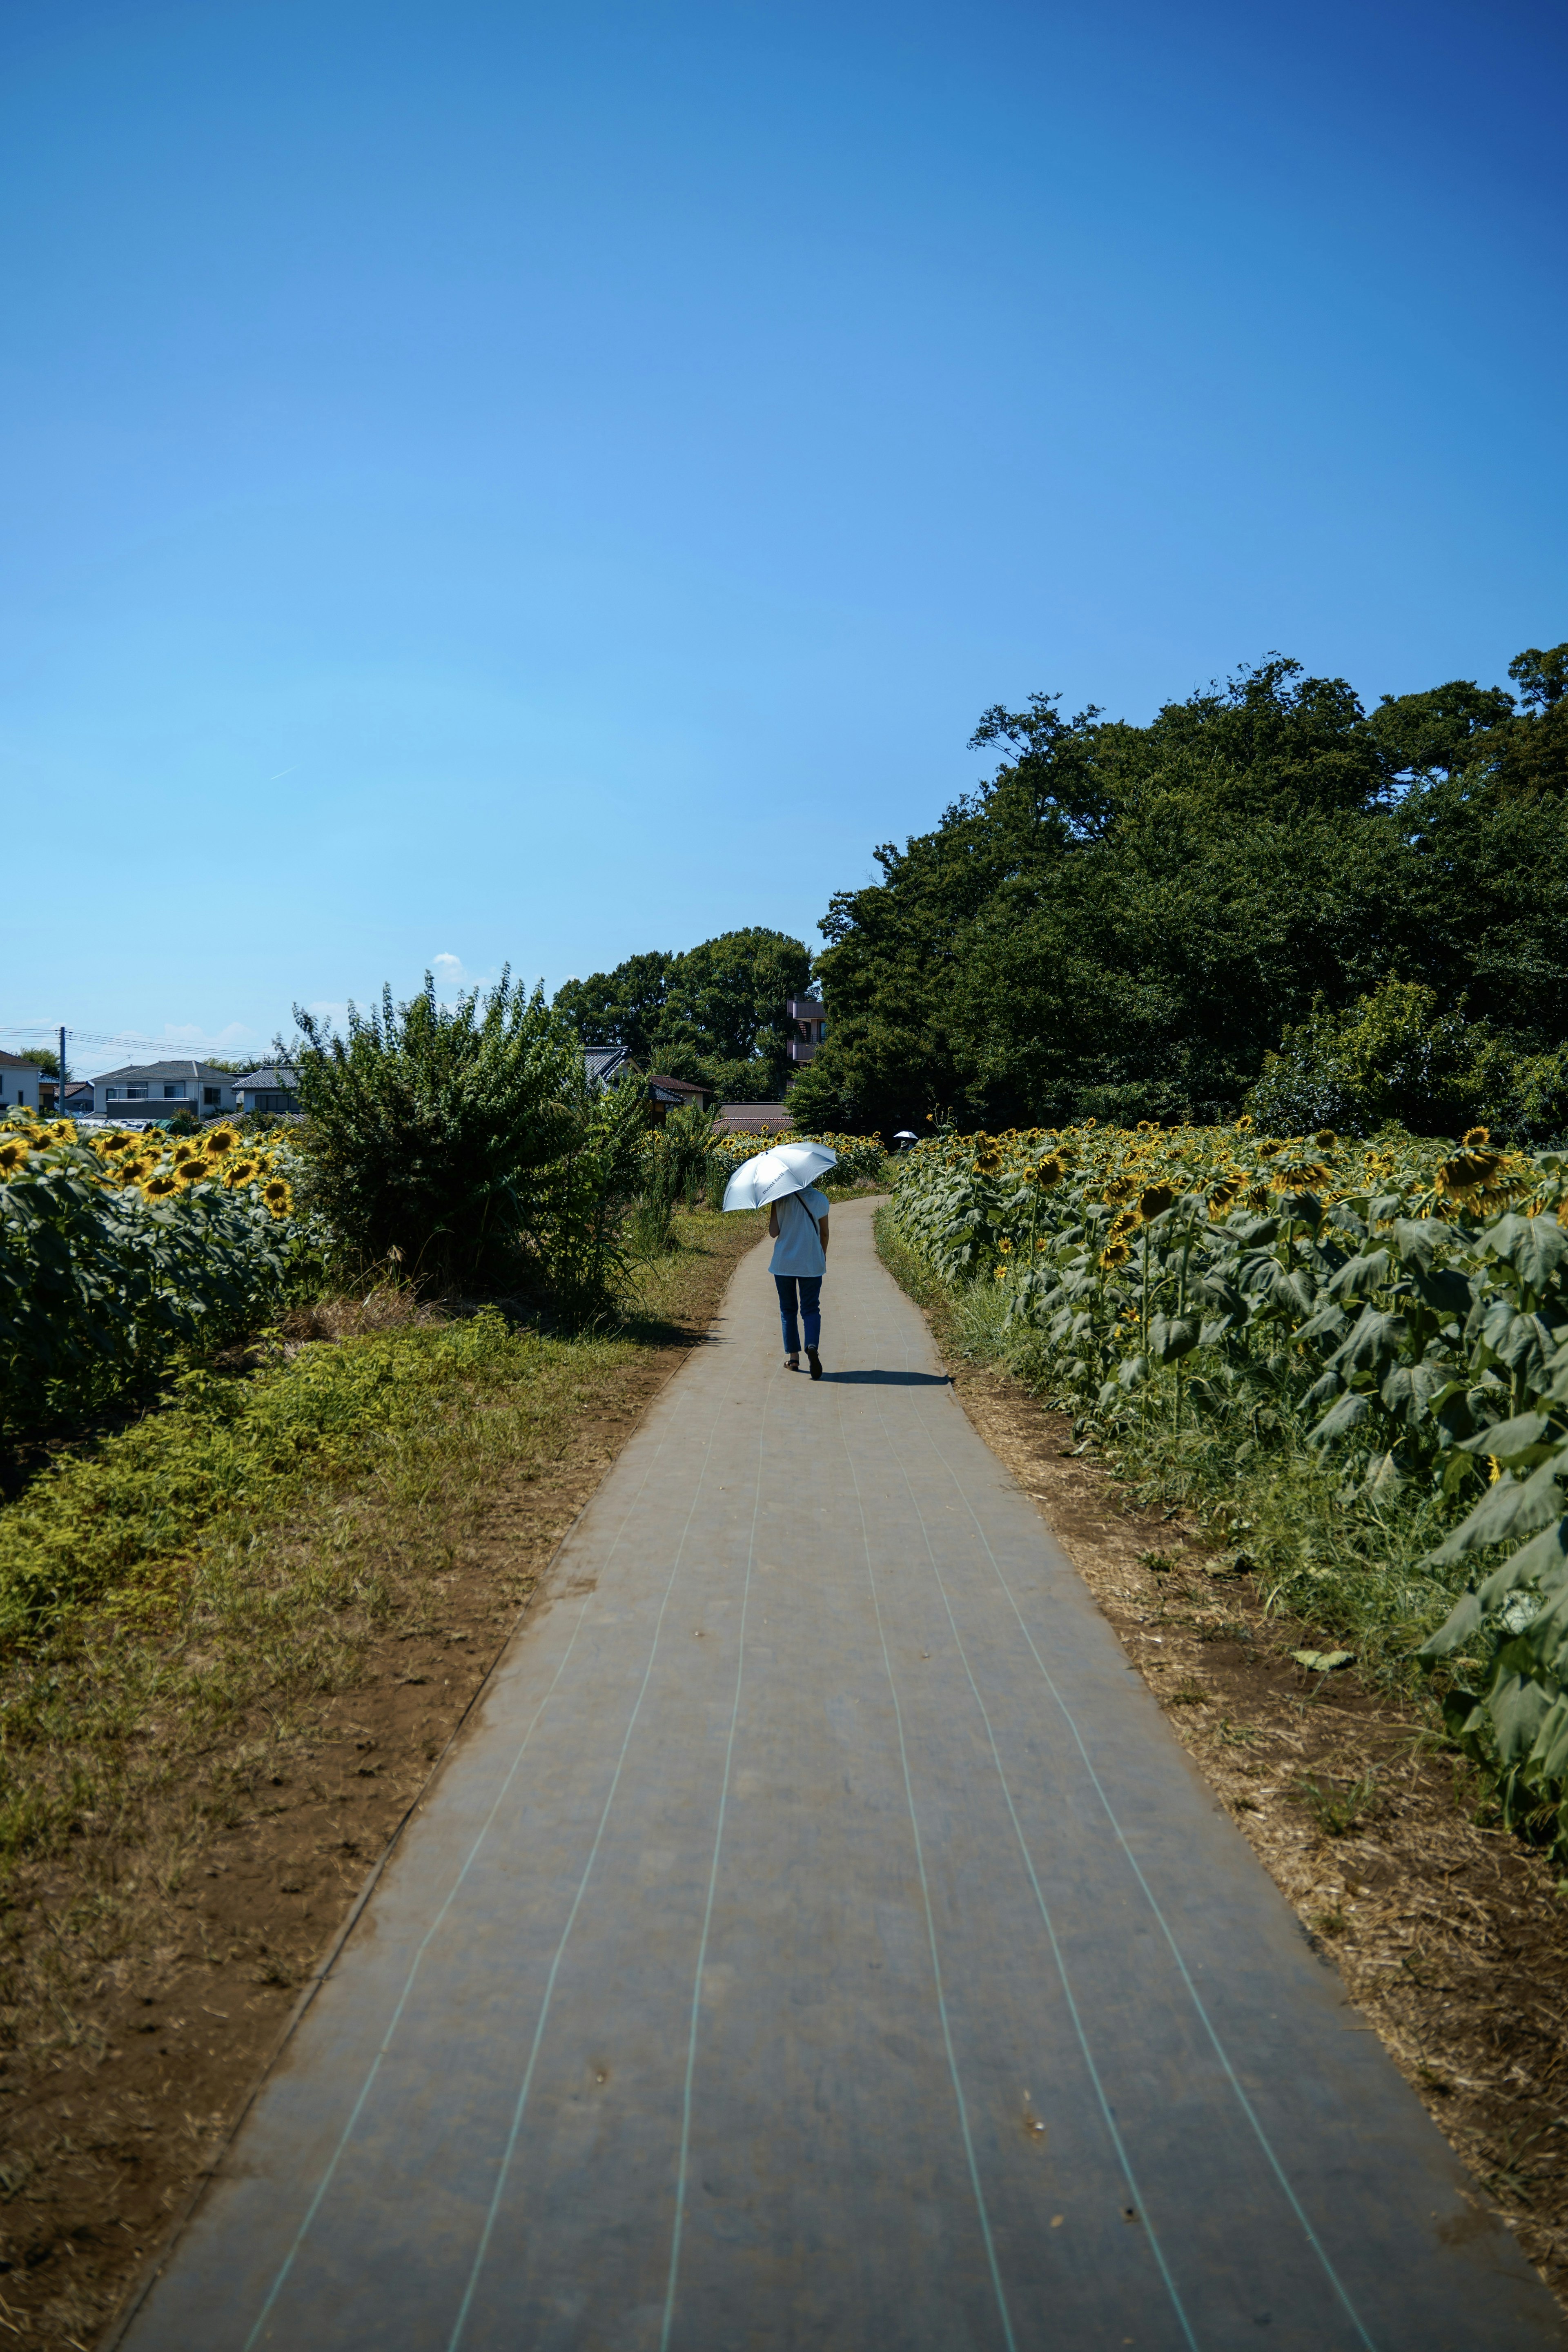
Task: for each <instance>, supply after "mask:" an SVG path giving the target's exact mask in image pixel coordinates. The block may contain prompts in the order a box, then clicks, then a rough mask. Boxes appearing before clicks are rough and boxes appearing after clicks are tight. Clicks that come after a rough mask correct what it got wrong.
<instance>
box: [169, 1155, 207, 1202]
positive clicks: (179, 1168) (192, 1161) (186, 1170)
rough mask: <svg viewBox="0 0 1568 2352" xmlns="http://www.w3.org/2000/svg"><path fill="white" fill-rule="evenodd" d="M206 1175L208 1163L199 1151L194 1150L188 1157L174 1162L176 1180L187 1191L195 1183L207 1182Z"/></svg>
mask: <svg viewBox="0 0 1568 2352" xmlns="http://www.w3.org/2000/svg"><path fill="white" fill-rule="evenodd" d="M206 1177H207V1164H206V1161H205V1160H204V1159H203V1158H202V1157H201V1154H200V1153H199V1152H195V1151H193V1152H192V1153H191V1154H190V1156H189V1158H188V1159H185V1160H176V1161H175V1163H174V1181H175V1182H176V1183H177V1184H179V1185H180V1186H181V1187H182V1188H183V1189H184V1190H185V1191H186V1192H188V1191H189V1190H190V1188H191V1186H192V1185H193V1184H204V1183H205V1181H206Z"/></svg>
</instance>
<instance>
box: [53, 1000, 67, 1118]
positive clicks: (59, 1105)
mask: <svg viewBox="0 0 1568 2352" xmlns="http://www.w3.org/2000/svg"><path fill="white" fill-rule="evenodd" d="M65 1115H66V1032H65V1024H64V1022H63V1021H62V1022H61V1024H60V1075H59V1079H58V1099H57V1101H56V1103H55V1117H56V1118H64V1117H65Z"/></svg>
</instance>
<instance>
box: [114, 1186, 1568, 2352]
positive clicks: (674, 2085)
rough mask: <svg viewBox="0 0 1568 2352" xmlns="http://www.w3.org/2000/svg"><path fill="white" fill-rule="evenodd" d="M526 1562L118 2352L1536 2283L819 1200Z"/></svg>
mask: <svg viewBox="0 0 1568 2352" xmlns="http://www.w3.org/2000/svg"><path fill="white" fill-rule="evenodd" d="M834 1232H835V1237H834V1247H833V1271H832V1275H831V1277H830V1279H829V1282H828V1284H827V1286H826V1300H827V1308H828V1322H827V1347H826V1357H827V1361H828V1362H829V1364H830V1365H831V1366H833V1367H834V1371H833V1373H832V1376H831V1377H830V1378H829V1379H828V1380H826V1381H823V1382H821V1383H819V1384H816V1385H814V1384H813V1383H812V1382H811V1381H807V1380H806V1379H805V1378H804V1377H795V1376H792V1375H790V1374H787V1373H785V1372H784V1371H783V1370H781V1369H780V1356H779V1351H778V1348H777V1345H776V1329H777V1326H776V1321H775V1319H774V1315H773V1294H772V1285H771V1283H770V1282H769V1281H768V1278H767V1276H766V1272H765V1267H766V1257H765V1255H764V1253H763V1252H762V1251H760V1250H759V1251H757V1252H755V1253H753V1254H752V1256H751V1257H749V1258H748V1259H747V1260H746V1262H745V1263H744V1265H742V1268H741V1270H740V1272H739V1274H738V1275H737V1276H736V1279H735V1283H734V1286H733V1288H732V1289H731V1293H730V1297H729V1298H728V1300H727V1302H726V1307H725V1314H724V1318H723V1319H722V1320H721V1322H720V1324H719V1326H718V1327H717V1337H716V1340H715V1343H714V1344H713V1345H711V1346H710V1347H709V1348H708V1349H704V1350H702V1351H701V1352H700V1353H699V1354H698V1355H697V1356H696V1357H695V1358H693V1360H691V1361H690V1362H689V1363H688V1365H687V1366H686V1368H685V1369H684V1370H682V1372H681V1373H680V1375H679V1378H678V1379H677V1380H676V1381H675V1382H674V1383H673V1385H672V1386H671V1387H670V1388H669V1389H668V1390H667V1391H665V1393H664V1395H663V1397H662V1398H661V1399H660V1401H659V1402H658V1404H657V1405H656V1406H655V1407H654V1409H653V1411H652V1412H651V1413H650V1414H649V1416H648V1418H647V1421H646V1422H645V1423H644V1424H643V1426H642V1428H641V1429H640V1430H639V1432H638V1433H637V1436H636V1437H635V1438H634V1439H633V1441H632V1443H631V1444H629V1445H628V1446H627V1448H626V1452H625V1454H623V1455H622V1457H621V1459H620V1462H619V1463H618V1465H616V1469H615V1471H614V1472H613V1473H612V1475H611V1476H610V1477H609V1478H608V1479H607V1480H606V1482H605V1486H603V1488H602V1489H601V1490H600V1493H599V1495H598V1496H597V1497H596V1499H595V1502H594V1503H593V1505H592V1506H591V1507H590V1508H589V1510H588V1512H587V1513H586V1514H585V1516H584V1518H583V1519H582V1521H581V1522H580V1523H579V1525H578V1527H577V1528H576V1530H575V1532H574V1535H573V1536H572V1538H570V1540H569V1542H568V1544H567V1546H566V1548H565V1550H564V1552H563V1556H562V1559H561V1560H560V1561H559V1563H558V1566H557V1570H556V1571H555V1574H554V1578H553V1580H552V1586H551V1589H550V1591H549V1593H548V1595H547V1596H545V1597H544V1598H543V1599H542V1601H541V1603H540V1604H539V1605H538V1606H536V1608H535V1609H534V1611H533V1612H532V1614H531V1617H530V1619H529V1621H528V1623H527V1625H526V1627H525V1629H524V1631H523V1632H522V1633H521V1634H520V1635H519V1636H518V1637H517V1638H516V1639H515V1640H514V1642H513V1643H512V1644H511V1646H510V1649H509V1651H508V1652H507V1654H506V1656H505V1658H504V1660H503V1662H502V1664H501V1666H500V1670H499V1672H498V1674H497V1676H496V1677H495V1679H494V1681H493V1683H492V1685H491V1687H490V1690H489V1696H488V1697H487V1699H486V1701H485V1703H484V1705H483V1706H482V1708H481V1710H480V1711H479V1715H478V1717H477V1719H476V1720H475V1722H474V1723H473V1725H472V1727H471V1728H470V1730H469V1731H468V1735H467V1736H466V1737H465V1738H463V1740H462V1741H461V1742H460V1743H459V1745H458V1749H457V1751H456V1752H455V1753H454V1755H453V1756H452V1757H451V1758H450V1759H448V1761H447V1765H446V1767H445V1769H444V1770H443V1771H442V1773H441V1775H440V1777H439V1779H438V1780H437V1784H436V1786H435V1787H434V1789H433V1790H432V1791H431V1792H430V1793H429V1795H428V1797H427V1799H426V1804H425V1807H424V1809H423V1811H421V1812H420V1813H419V1814H418V1815H417V1816H416V1820H415V1822H413V1824H412V1825H411V1827H410V1829H409V1830H408V1832H406V1833H405V1837H404V1839H403V1841H402V1843H401V1844H400V1846H399V1848H398V1850H397V1852H396V1853H395V1855H394V1857H393V1860H392V1862H391V1864H390V1865H389V1867H388V1868H387V1870H386V1871H385V1873H384V1875H383V1877H382V1879H381V1882H380V1884H379V1885H378V1886H377V1888H376V1891H375V1894H374V1897H373V1899H372V1901H371V1903H370V1904H369V1906H367V1908H366V1909H365V1911H364V1912H363V1915H362V1916H361V1918H360V1921H359V1923H358V1925H357V1927H356V1928H355V1930H354V1932H353V1935H352V1936H351V1937H350V1938H349V1940H348V1942H347V1944H346V1946H345V1947H344V1948H343V1950H342V1953H341V1954H340V1956H339V1957H338V1958H337V1960H336V1961H335V1963H334V1964H333V1966H332V1968H331V1972H330V1974H329V1975H328V1976H327V1978H326V1979H325V1980H324V1982H323V1983H322V1985H321V1990H320V1991H319V1992H318V1994H317V1996H316V1998H315V2000H314V2001H313V2003H312V2004H311V2006H310V2009H309V2011H308V2012H307V2013H306V2015H305V2017H304V2020H303V2021H302V2023H301V2024H300V2027H299V2029H298V2031H297V2032H296V2033H295V2035H294V2037H293V2040H292V2041H291V2042H290V2043H289V2048H288V2051H287V2053H286V2054H285V2057H284V2059H283V2061H282V2062H281V2063H279V2065H278V2067H277V2068H276V2069H275V2070H274V2072H273V2074H272V2075H271V2077H270V2079H269V2080H268V2084H266V2086H265V2088H264V2090H263V2092H262V2094H261V2095H260V2097H259V2099H258V2102H257V2104H256V2105H255V2106H254V2107H253V2108H252V2110H251V2113H250V2115H249V2116H248V2118H247V2121H246V2124H245V2126H244V2127H243V2129H242V2130H241V2132H240V2134H239V2136H238V2137H237V2142H236V2144H235V2146H234V2147H232V2149H231V2150H230V2152H229V2154H228V2156H227V2158H226V2160H225V2162H224V2165H223V2167H222V2168H221V2171H220V2173H219V2175H218V2177H217V2179H216V2181H215V2182H214V2184H213V2185H212V2187H211V2188H210V2189H209V2190H208V2191H207V2194H206V2196H205V2200H204V2201H203V2203H202V2205H201V2207H200V2209H199V2210H198V2211H197V2213H196V2215H195V2219H194V2220H193V2221H192V2222H191V2224H190V2226H189V2227H188V2228H187V2229H186V2231H184V2236H183V2237H182V2239H181V2240H180V2242H179V2244H178V2246H177V2248H176V2250H175V2252H174V2257H173V2259H172V2261H171V2263H169V2265H168V2266H167V2268H166V2270H165V2272H164V2273H163V2275H162V2276H161V2277H160V2279H159V2280H158V2281H157V2283H156V2284H154V2286H153V2290H152V2293H151V2294H150V2295H149V2296H148V2297H147V2299H146V2300H145V2301H144V2302H143V2303H142V2305H141V2306H140V2308H139V2310H138V2312H137V2314H136V2315H135V2316H134V2318H133V2319H132V2322H131V2324H130V2326H129V2329H128V2331H127V2333H126V2335H125V2336H124V2338H123V2341H124V2343H125V2344H126V2345H127V2346H128V2347H131V2352H252V2347H258V2346H262V2345H267V2346H274V2347H288V2352H326V2347H353V2352H364V2347H397V2352H501V2347H506V2352H535V2347H538V2352H545V2347H552V2352H553V2347H560V2348H561V2352H567V2348H568V2347H570V2352H590V2347H592V2352H599V2347H604V2352H742V2347H748V2348H749V2347H821V2352H902V2347H909V2352H967V2347H975V2352H1009V2347H1016V2352H1044V2347H1053V2352H1101V2347H1121V2346H1135V2347H1140V2352H1167V2347H1169V2352H1179V2347H1204V2352H1219V2347H1232V2346H1241V2345H1247V2346H1253V2347H1258V2346H1268V2347H1273V2352H1285V2347H1291V2352H1338V2347H1346V2352H1356V2347H1360V2352H1365V2347H1370V2346H1376V2347H1380V2352H1394V2347H1411V2352H1415V2347H1420V2352H1444V2347H1452V2352H1479V2347H1485V2352H1513V2347H1527V2346H1528V2347H1544V2346H1548V2345H1553V2346H1561V2345H1563V2342H1564V2340H1565V2337H1564V2332H1563V2327H1562V2325H1561V2322H1560V2319H1559V2315H1558V2313H1557V2310H1556V2306H1555V2305H1553V2304H1552V2302H1551V2300H1550V2298H1549V2297H1548V2296H1547V2294H1546V2293H1545V2291H1544V2289H1543V2288H1542V2286H1541V2285H1540V2284H1539V2282H1538V2281H1537V2280H1536V2278H1535V2276H1534V2273H1532V2272H1531V2271H1530V2270H1529V2269H1528V2268H1527V2267H1526V2265H1525V2264H1524V2263H1523V2262H1522V2261H1521V2258H1520V2256H1519V2254H1518V2252H1517V2250H1516V2249H1515V2247H1514V2244H1513V2242H1512V2240H1511V2238H1510V2236H1509V2235H1508V2233H1507V2232H1506V2231H1503V2230H1502V2229H1500V2227H1498V2226H1497V2225H1495V2224H1491V2223H1489V2222H1488V2221H1485V2220H1484V2219H1483V2218H1482V2217H1481V2216H1480V2215H1479V2213H1478V2212H1477V2210H1476V2209H1475V2206H1474V2204H1473V2203H1472V2202H1470V2201H1467V2200H1466V2199H1465V2198H1464V2196H1463V2195H1462V2194H1461V2191H1462V2189H1464V2187H1465V2186H1466V2185H1467V2177H1466V2176H1465V2175H1464V2174H1463V2173H1462V2172H1461V2170H1460V2168H1459V2167H1458V2164H1457V2162H1456V2161H1455V2159H1454V2158H1453V2157H1452V2156H1451V2154H1450V2153H1449V2151H1448V2149H1447V2146H1446V2144H1445V2143H1444V2141H1443V2140H1442V2139H1441V2138H1440V2137H1439V2136H1438V2134H1437V2133H1436V2130H1435V2129H1434V2128H1433V2127H1432V2126H1431V2125H1430V2124H1429V2123H1428V2121H1427V2120H1426V2116H1425V2115H1424V2113H1423V2111H1422V2109H1421V2107H1420V2105H1419V2104H1418V2103H1417V2101H1416V2100H1415V2097H1414V2095H1412V2093H1411V2092H1410V2091H1409V2090H1408V2089H1407V2088H1406V2086H1405V2084H1404V2083H1403V2082H1402V2081H1401V2079H1400V2078H1399V2076H1398V2075H1397V2074H1396V2073H1395V2072H1394V2068H1393V2067H1392V2066H1391V2065H1390V2064H1389V2063H1388V2061H1387V2060H1386V2059H1385V2058H1384V2054H1383V2053H1382V2050H1381V2048H1380V2046H1379V2044H1378V2042H1377V2041H1376V2039H1375V2037H1374V2036H1373V2034H1372V2033H1371V2032H1370V2031H1369V2030H1368V2029H1367V2027H1366V2026H1365V2025H1364V2024H1363V2022H1362V2021H1360V2019H1359V2018H1358V2017H1357V2015H1356V2013H1355V2011H1353V2010H1352V2009H1350V2008H1349V2007H1348V2006H1347V2005H1346V2003H1345V2000H1344V1998H1343V1994H1342V1990H1341V1986H1340V1982H1339V1979H1338V1978H1337V1976H1336V1975H1335V1974H1334V1973H1333V1972H1332V1971H1331V1969H1328V1968H1327V1967H1325V1966H1324V1965H1323V1964H1322V1963H1321V1962H1320V1961H1319V1960H1317V1959H1316V1958H1313V1956H1312V1955H1311V1953H1310V1950H1309V1949H1308V1947H1307V1945H1306V1943H1305V1941H1304V1939H1303V1937H1302V1935H1301V1933H1300V1928H1299V1927H1298V1926H1297V1924H1296V1922H1295V1919H1294V1917H1293V1916H1292V1915H1291V1913H1290V1912H1289V1910H1288V1909H1287V1908H1286V1906H1285V1905H1284V1904H1283V1902H1282V1901H1281V1900H1280V1898H1279V1895H1278V1894H1277V1893H1276V1891H1275V1889H1274V1887H1273V1886H1272V1885H1271V1884H1270V1883H1269V1881H1268V1879H1267V1878H1266V1877H1265V1876H1264V1874H1263V1873H1262V1871H1261V1870H1260V1869H1259V1867H1258V1864H1257V1863H1256V1862H1255V1861H1254V1859H1253V1857H1252V1854H1251V1853H1250V1851H1249V1850H1248V1848H1247V1845H1246V1843H1244V1841H1243V1840H1242V1839H1241V1838H1240V1837H1239V1836H1238V1835H1237V1832H1236V1831H1235V1830H1234V1828H1233V1827H1232V1826H1231V1824H1230V1823H1229V1822H1228V1821H1227V1820H1226V1818H1225V1817H1224V1815H1223V1814H1222V1813H1221V1812H1220V1811H1218V1809H1217V1807H1216V1805H1215V1801H1214V1800H1213V1798H1212V1797H1211V1796H1210V1794H1209V1792H1208V1791H1207V1790H1206V1789H1205V1787H1204V1786H1203V1785H1202V1784H1201V1783H1200V1782H1199V1781H1198V1780H1196V1779H1195V1777H1194V1774H1193V1772H1192V1771H1191V1769H1190V1768H1189V1767H1188V1765H1187V1763H1186V1761H1185V1759H1184V1756H1183V1754H1182V1752H1181V1750H1180V1748H1178V1747H1177V1746H1176V1744H1175V1742H1174V1741H1173V1739H1172V1738H1171V1737H1170V1736H1169V1734H1168V1732H1167V1731H1166V1729H1165V1727H1164V1724H1163V1721H1162V1719H1161V1717H1160V1714H1159V1712H1158V1710H1157V1708H1156V1707H1155V1706H1154V1704H1153V1702H1152V1699H1151V1698H1150V1697H1149V1696H1148V1695H1147V1693H1146V1691H1145V1690H1144V1688H1143V1686H1142V1683H1141V1682H1140V1681H1139V1679H1138V1677H1137V1676H1136V1675H1134V1674H1133V1673H1132V1672H1131V1669H1130V1668H1129V1667H1128V1665H1127V1664H1126V1663H1125V1661H1124V1659H1123V1657H1122V1654H1121V1650H1120V1649H1119V1647H1118V1645H1117V1643H1116V1641H1115V1639H1114V1637H1113V1636H1112V1634H1111V1633H1110V1630H1109V1628H1108V1627H1107V1626H1106V1624H1105V1622H1104V1621H1103V1620H1102V1619H1101V1618H1100V1615H1099V1614H1098V1612H1096V1610H1095V1608H1094V1606H1093V1603H1092V1601H1090V1600H1089V1595H1088V1593H1087V1591H1085V1589H1084V1587H1083V1585H1082V1584H1081V1582H1080V1581H1079V1578H1078V1577H1077V1576H1076V1574H1075V1573H1074V1571H1073V1570H1072V1569H1071V1568H1070V1567H1069V1566H1068V1563H1067V1562H1066V1560H1065V1559H1063V1557H1062V1555H1061V1554H1060V1553H1059V1552H1058V1550H1057V1549H1055V1547H1054V1546H1053V1545H1052V1544H1051V1542H1050V1540H1049V1538H1048V1537H1047V1534H1046V1532H1045V1530H1044V1528H1043V1527H1042V1524H1041V1521H1040V1519H1039V1517H1038V1515H1037V1512H1036V1511H1035V1509H1034V1507H1033V1506H1032V1505H1031V1504H1030V1503H1029V1502H1028V1501H1027V1500H1026V1498H1025V1497H1024V1496H1023V1495H1021V1494H1020V1492H1019V1491H1018V1489H1017V1488H1016V1486H1014V1485H1013V1484H1012V1482H1011V1480H1010V1479H1009V1478H1008V1476H1007V1475H1006V1474H1005V1472H1004V1471H1003V1469H1002V1468H1001V1467H1000V1465H998V1464H997V1462H996V1461H995V1459H994V1457H993V1455H992V1454H990V1453H989V1452H988V1451H987V1450H986V1448H985V1447H984V1445H983V1444H982V1443H981V1441H980V1440H979V1438H978V1437H976V1436H975V1434H974V1433H973V1431H972V1429H971V1428H970V1426H969V1423H968V1422H967V1421H966V1420H965V1419H964V1416H963V1412H962V1411H961V1410H960V1408H959V1406H958V1405H957V1403H956V1402H955V1401H954V1399H953V1397H952V1392H951V1391H950V1390H949V1389H948V1388H947V1386H946V1385H945V1383H944V1381H942V1376H941V1373H940V1370H939V1368H938V1366H937V1364H936V1361H935V1359H934V1357H933V1355H932V1352H931V1343H930V1340H929V1338H928V1335H927V1332H926V1329H925V1326H924V1324H923V1322H922V1321H921V1318H920V1317H919V1316H918V1315H917V1314H916V1312H915V1311H914V1309H913V1308H912V1307H910V1305H909V1303H908V1302H907V1300H905V1299H904V1297H902V1296H901V1294H900V1293H899V1292H898V1291H897V1290H896V1289H895V1287H894V1286H893V1285H892V1283H891V1282H890V1281H889V1279H888V1277H887V1276H886V1275H885V1274H884V1273H883V1271H882V1269H881V1267H880V1265H879V1264H878V1262H877V1259H876V1256H875V1254H874V1252H873V1249H872V1245H871V1237H870V1224H869V1216H868V1210H867V1208H866V1206H865V1205H864V1204H856V1205H855V1206H852V1207H847V1208H837V1209H835V1211H834Z"/></svg>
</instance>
